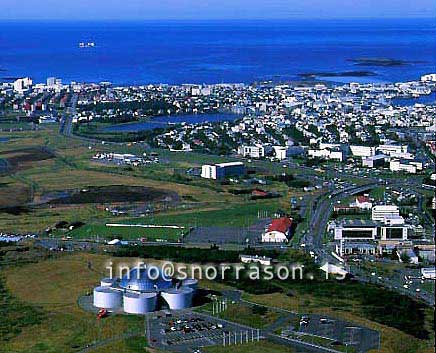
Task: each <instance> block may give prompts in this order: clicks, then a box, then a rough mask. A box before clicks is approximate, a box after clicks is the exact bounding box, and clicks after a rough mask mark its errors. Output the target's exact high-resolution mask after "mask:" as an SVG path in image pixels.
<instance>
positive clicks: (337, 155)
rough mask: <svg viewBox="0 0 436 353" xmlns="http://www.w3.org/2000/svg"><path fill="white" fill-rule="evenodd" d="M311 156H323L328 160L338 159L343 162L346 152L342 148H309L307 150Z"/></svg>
mask: <svg viewBox="0 0 436 353" xmlns="http://www.w3.org/2000/svg"><path fill="white" fill-rule="evenodd" d="M307 153H308V156H309V157H311V158H322V159H328V160H336V161H339V162H342V161H343V160H344V152H343V151H341V150H330V149H328V148H325V149H319V150H318V149H309V151H308V152H307Z"/></svg>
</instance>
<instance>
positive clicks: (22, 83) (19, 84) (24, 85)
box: [14, 77, 33, 93]
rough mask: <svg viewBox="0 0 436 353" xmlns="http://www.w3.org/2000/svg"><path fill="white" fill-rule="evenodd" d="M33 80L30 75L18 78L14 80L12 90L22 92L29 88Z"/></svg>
mask: <svg viewBox="0 0 436 353" xmlns="http://www.w3.org/2000/svg"><path fill="white" fill-rule="evenodd" d="M32 84H33V81H32V79H31V78H30V77H24V78H19V79H18V80H15V81H14V91H15V92H17V93H24V92H26V91H27V90H29V89H30V87H31V86H32Z"/></svg>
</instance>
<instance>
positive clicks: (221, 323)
mask: <svg viewBox="0 0 436 353" xmlns="http://www.w3.org/2000/svg"><path fill="white" fill-rule="evenodd" d="M149 320H150V321H149V325H148V326H149V330H150V332H149V335H150V342H151V345H152V346H153V347H155V348H158V349H159V348H160V349H170V350H172V351H177V352H194V351H195V350H197V349H199V348H201V347H204V346H211V345H222V344H223V342H224V337H226V338H225V339H226V344H229V340H230V339H231V343H232V344H235V341H236V342H237V343H238V344H239V343H240V342H241V340H242V341H243V343H245V342H247V340H248V341H251V340H256V339H257V337H258V331H257V330H252V329H250V328H248V327H246V326H243V325H238V324H232V323H230V322H227V321H225V320H221V319H218V318H212V317H210V316H207V315H203V314H200V313H194V312H192V311H189V310H188V311H183V312H178V313H174V312H173V313H169V312H158V313H154V314H153V315H152V316H150V319H149ZM230 337H231V338H230ZM259 338H260V336H259Z"/></svg>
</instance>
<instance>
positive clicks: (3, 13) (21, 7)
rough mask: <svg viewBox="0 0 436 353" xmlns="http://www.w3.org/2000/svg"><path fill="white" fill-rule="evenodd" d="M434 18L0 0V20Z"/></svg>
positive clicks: (415, 4) (417, 4)
mask: <svg viewBox="0 0 436 353" xmlns="http://www.w3.org/2000/svg"><path fill="white" fill-rule="evenodd" d="M359 17H361V18H387V17H398V18H404V17H436V0H0V19H40V20H43V19H71V20H79V19H82V20H90V19H120V20H127V19H148V20H158V19H180V20H187V19H271V18H277V19H286V18H359Z"/></svg>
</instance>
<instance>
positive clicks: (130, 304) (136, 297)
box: [93, 268, 198, 315]
mask: <svg viewBox="0 0 436 353" xmlns="http://www.w3.org/2000/svg"><path fill="white" fill-rule="evenodd" d="M197 286H198V281H197V280H195V279H186V280H184V281H181V282H180V281H179V282H178V283H175V281H173V280H172V279H171V278H168V277H166V276H164V275H163V274H162V273H161V272H159V271H158V270H157V268H151V269H147V268H134V269H132V270H130V271H129V272H128V273H127V274H126V275H125V276H123V277H122V278H121V279H117V278H104V279H102V280H101V283H100V286H98V287H96V288H94V303H93V304H94V306H95V307H96V308H100V309H107V310H111V311H117V312H124V313H127V314H139V315H142V314H146V313H149V312H153V311H156V310H159V309H161V308H162V309H163V308H168V309H171V310H179V309H186V308H190V307H191V306H192V300H193V297H194V295H195V293H196V291H197Z"/></svg>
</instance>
